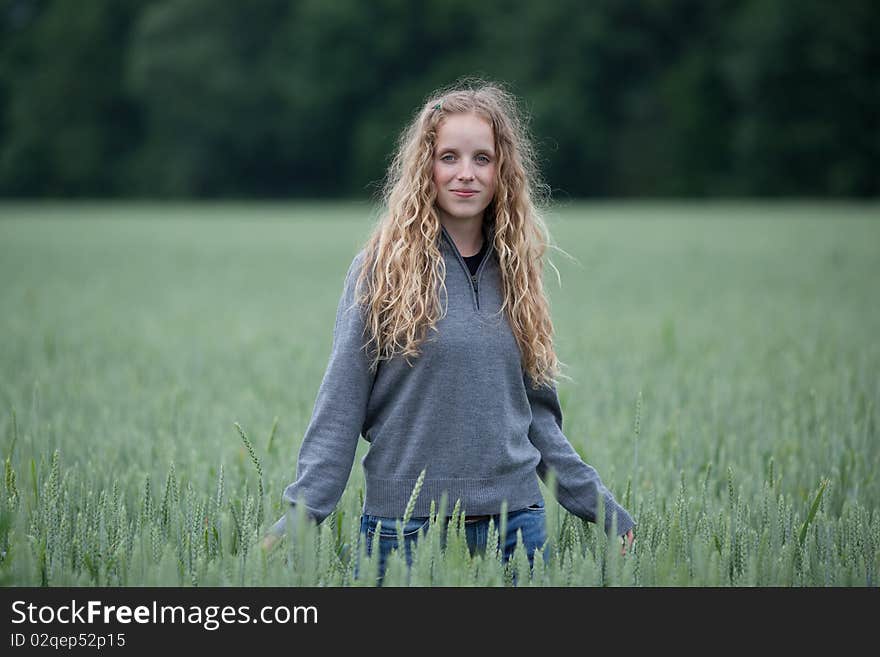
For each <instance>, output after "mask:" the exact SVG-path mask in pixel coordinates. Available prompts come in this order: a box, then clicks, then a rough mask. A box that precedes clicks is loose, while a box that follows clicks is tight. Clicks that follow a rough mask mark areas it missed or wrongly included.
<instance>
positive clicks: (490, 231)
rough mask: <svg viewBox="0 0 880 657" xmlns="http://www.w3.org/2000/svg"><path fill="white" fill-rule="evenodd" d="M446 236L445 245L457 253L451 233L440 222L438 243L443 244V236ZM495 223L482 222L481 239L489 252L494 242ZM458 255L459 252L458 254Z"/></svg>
mask: <svg viewBox="0 0 880 657" xmlns="http://www.w3.org/2000/svg"><path fill="white" fill-rule="evenodd" d="M444 236H445V237H446V245H447V247H448V248H449V249H451V250H452V252H453V253H459V251H458V247H457V246H456V245H455V242H454V241H453V239H452V235H450V234H449V231H448V230H446V226H444V225H443V224H440V235H439V237H438V239H439V241H440V245H441V246H442V245H443V238H444ZM494 238H495V223H494V222H491V223H490V222H485V221H484V222H483V240H485V241H484V244H485V245H486V246H487V247H488V248H489V251H490V252H491V251H492V250H494V249H493V246H494V243H495V239H494ZM459 255H460V254H459Z"/></svg>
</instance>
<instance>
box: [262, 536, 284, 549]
mask: <svg viewBox="0 0 880 657" xmlns="http://www.w3.org/2000/svg"><path fill="white" fill-rule="evenodd" d="M281 537H282V535H281V534H274V533H272V532H269V533H268V534H266V535H265V536H264V537H263V540H262V542H261V543H260V547H261V548H263V553H264V554H268V553H269V552H271V551H272V549H273V548H274V547H275V546H276V545H277V544H278V543H279V542H280V541H281Z"/></svg>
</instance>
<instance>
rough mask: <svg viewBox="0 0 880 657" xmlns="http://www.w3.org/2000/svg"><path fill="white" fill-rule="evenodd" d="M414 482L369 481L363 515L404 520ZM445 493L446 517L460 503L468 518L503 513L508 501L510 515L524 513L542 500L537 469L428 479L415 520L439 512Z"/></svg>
mask: <svg viewBox="0 0 880 657" xmlns="http://www.w3.org/2000/svg"><path fill="white" fill-rule="evenodd" d="M416 481H417V479H416V478H413V479H380V478H378V477H369V476H368V477H366V484H367V493H366V496H365V499H364V513H367V514H369V515H374V516H382V517H385V518H402V517H403V514H404V512H405V511H406V504H407V502H409V498H410V495H412V492H413V489H414V488H415V485H416ZM444 492H445V493H446V498H447V502H446V514H447V515H451V514H452V509H453V508H454V507H455V502H456V500H459V499H460V500H461V507H462V510H463V511H464V513H465V514H466V515H484V514H486V515H488V514H497V513H500V512H501V503H502V502H503V501H504V500H507V509H508V511H514V510H517V509H523V508H525V507H527V506H529V505H530V504H535V503H536V502H540V501H541V500H542V499H543V497H542V495H541V489H540V487H539V485H538V477H537V475H536V473H535V469H534V468H530V469H529V471H528V472H526V473H522V472H518V473H514V474H512V475H508V476H506V477H493V478H492V479H426V480H425V481H424V482H423V484H422V490H421V491H419V497H418V499H417V500H416V505H415V508H414V509H413V512H412V517H413V518H425V517H427V516H428V515H429V514H430V512H431V500H434V502H435V512H437V511H439V510H440V499H441V497H442V496H443V493H444Z"/></svg>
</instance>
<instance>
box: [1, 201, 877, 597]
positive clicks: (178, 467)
mask: <svg viewBox="0 0 880 657" xmlns="http://www.w3.org/2000/svg"><path fill="white" fill-rule="evenodd" d="M878 210H880V208H878V206H877V205H876V204H825V203H785V204H782V203H774V204H758V203H754V204H749V203H742V204H741V203H597V204H577V203H572V204H569V205H567V206H559V207H557V209H556V210H555V211H554V212H553V213H552V214H551V215H550V216H549V217H548V223H549V226H550V229H551V232H552V234H553V237H554V238H555V241H556V243H557V244H558V245H559V246H560V247H561V248H562V249H564V251H566V252H567V253H568V254H570V255H571V256H572V257H573V259H569V258H568V257H566V256H565V255H564V254H561V253H552V254H551V259H552V260H553V262H554V263H555V264H556V266H557V267H558V269H559V271H560V274H561V280H562V286H561V287H560V286H559V284H558V282H557V280H556V275H555V272H554V271H553V269H552V268H548V270H547V276H546V281H547V287H548V290H549V294H550V298H551V305H552V309H553V317H554V323H555V327H556V332H557V338H556V345H557V350H558V353H559V356H560V358H561V359H562V361H563V362H565V363H566V364H567V366H568V367H567V368H566V369H565V370H564V371H565V373H566V374H567V375H568V376H570V377H571V378H572V381H564V382H563V383H562V384H561V385H560V387H559V392H560V398H561V400H562V403H563V411H564V430H565V433H566V435H567V436H568V438H569V440H570V441H571V442H572V444H573V445H574V446H575V448H576V449H577V450H578V451H579V452H580V453H581V455H582V456H583V458H584V460H585V461H587V462H588V463H591V464H592V465H594V466H595V467H596V468H597V469H598V471H599V473H600V474H601V476H602V478H603V480H604V481H605V483H606V485H607V486H608V487H609V488H610V489H611V490H612V491H613V492H614V494H615V496H616V497H617V499H618V500H619V501H620V502H621V503H622V504H624V506H626V507H627V508H628V509H629V510H630V511H631V512H632V514H633V517H634V518H635V520H636V522H637V523H638V525H637V528H636V536H637V542H636V549H635V551H634V552H633V553H632V554H629V555H627V556H626V557H625V558H620V556H619V552H618V550H617V547H616V544H615V543H613V542H611V541H606V539H605V537H604V533H603V532H602V531H600V530H599V528H598V527H597V526H596V525H594V524H592V523H586V522H583V521H581V520H580V519H578V518H576V517H574V516H571V515H570V514H568V513H567V512H566V511H565V510H564V509H563V508H562V507H560V506H559V505H558V504H556V502H555V500H553V499H552V496H550V495H549V492H547V491H545V497H546V498H547V506H548V521H549V527H548V532H549V535H550V537H551V540H552V541H554V544H555V546H556V548H557V551H556V554H555V559H554V560H552V561H551V563H550V566H549V567H547V568H543V567H542V563H541V562H542V560H541V559H536V560H535V562H536V569H535V572H534V574H533V577H532V579H531V580H528V578H526V579H524V580H523V583H526V584H528V583H530V584H533V585H548V584H552V585H578V586H581V585H611V584H623V585H718V586H726V585H735V586H742V585H755V584H757V585H783V586H789V585H793V586H800V585H818V586H824V585H846V586H865V585H868V586H877V584H878V570H880V481H878V478H877V476H876V473H877V472H878V471H880V434H878V424H880V408H878V406H880V378H878V372H880V344H878V343H880V341H878V336H880V304H878V298H880V295H878V283H880V212H878ZM371 216H372V211H371V207H370V206H369V204H368V203H366V202H364V203H349V204H320V203H313V204H280V203H279V204H246V203H225V204H123V203H120V204H97V203H95V204H86V203H79V204H67V203H56V204H46V203H40V204H10V203H6V204H0V308H2V316H0V337H2V342H0V439H2V448H3V449H2V456H3V459H4V461H5V484H4V485H3V488H2V491H0V583H2V584H3V585H6V586H10V585H29V586H35V585H51V586H61V585H99V586H104V585H123V586H165V585H168V586H172V585H173V586H176V585H187V586H188V585H199V586H205V585H230V586H239V585H245V586H261V585H286V584H291V585H306V586H310V585H346V586H347V585H351V584H361V585H362V584H364V579H360V580H355V581H352V559H351V556H352V550H351V548H352V547H353V546H354V545H355V543H354V542H353V538H355V537H356V536H357V529H358V521H359V512H360V504H361V496H362V491H363V473H362V470H361V467H360V458H361V457H362V456H363V454H364V453H365V451H366V447H367V443H366V442H364V441H363V440H361V441H360V446H359V449H358V457H357V459H356V460H355V464H354V467H353V470H352V475H351V479H350V480H349V484H348V487H347V489H346V491H345V494H344V496H343V498H342V500H341V501H340V504H339V506H338V508H337V510H336V511H335V512H334V514H332V515H331V516H330V518H328V519H327V521H325V522H324V523H322V524H321V525H320V526H319V527H318V528H317V529H314V530H313V529H311V528H309V529H308V530H305V531H303V532H302V533H301V535H299V536H298V537H297V538H296V540H287V541H285V542H284V543H283V544H282V546H281V547H279V548H278V549H277V550H275V551H274V552H272V553H270V554H268V555H264V554H262V552H261V551H260V550H259V548H258V547H257V542H258V539H259V536H260V535H261V533H262V531H263V529H264V528H265V527H266V526H267V525H268V524H269V523H270V522H271V521H272V520H274V519H275V518H277V517H278V515H280V513H281V510H282V505H281V493H282V491H283V488H284V486H286V485H287V484H288V483H289V482H290V481H292V480H293V477H294V472H295V467H296V455H297V452H298V448H299V443H300V440H301V439H302V436H303V433H304V431H305V428H306V426H307V423H308V421H309V417H310V414H311V410H312V405H313V403H314V400H315V396H316V394H317V390H318V386H319V384H320V381H321V377H322V375H323V372H324V367H325V365H326V359H327V356H328V355H329V350H330V343H331V338H332V327H333V320H334V315H335V311H336V305H337V302H338V299H339V295H340V293H341V290H342V282H343V279H344V277H345V273H346V270H347V267H348V265H349V263H350V262H351V258H352V256H353V255H354V254H355V253H356V251H357V250H358V248H359V246H360V244H361V243H362V242H363V240H364V239H365V237H366V235H367V233H368V231H369V229H370V226H371ZM276 418H277V424H276V423H275V421H276ZM234 423H239V425H240V426H241V428H242V429H243V430H244V432H245V433H246V435H247V436H248V437H249V438H250V441H251V443H252V445H253V452H254V457H255V458H256V460H258V461H259V464H260V467H259V468H258V467H257V465H256V464H255V463H254V460H253V459H252V457H251V455H250V453H249V451H248V450H247V448H246V446H245V444H244V441H243V440H242V437H241V436H240V435H239V433H238V431H237V430H236V428H235V426H234ZM273 425H274V426H275V429H274V431H273ZM261 489H262V491H263V492H262V495H261V493H260V491H261ZM820 492H821V494H820ZM816 502H818V503H817V504H815V506H814V503H816ZM811 511H812V513H811ZM429 536H433V533H432V532H430V531H429ZM435 543H436V542H435V541H433V540H431V541H428V540H425V541H424V542H423V543H422V544H420V545H419V547H418V548H417V550H416V551H415V552H416V563H415V565H414V568H413V572H412V576H411V579H410V580H409V581H410V583H412V584H417V585H425V584H430V585H444V584H455V585H467V584H477V585H487V584H489V585H503V584H509V583H510V576H511V573H512V570H513V569H514V568H518V569H520V571H521V572H523V573H525V572H527V563H525V556H524V555H522V554H518V555H517V556H516V557H515V558H514V560H513V562H512V567H510V568H507V569H506V570H505V569H504V568H503V567H502V566H501V564H500V563H499V562H498V561H497V560H491V559H486V560H484V559H482V558H477V559H475V560H470V559H469V558H465V556H464V555H463V550H462V547H463V543H462V539H461V538H458V537H456V536H454V535H453V536H452V537H451V538H450V543H449V546H448V547H447V550H446V551H445V552H442V553H441V552H440V551H439V549H438V547H437V545H436V544H435ZM524 563H525V566H524ZM385 581H386V585H389V584H396V583H404V582H406V581H407V579H406V573H405V570H404V567H403V561H402V558H397V557H396V556H395V558H393V559H392V560H391V561H390V562H389V571H388V574H387V576H386V580H385Z"/></svg>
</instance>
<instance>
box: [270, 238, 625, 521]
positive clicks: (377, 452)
mask: <svg viewBox="0 0 880 657" xmlns="http://www.w3.org/2000/svg"><path fill="white" fill-rule="evenodd" d="M487 230H488V231H489V234H488V240H489V244H490V246H489V248H488V250H487V252H486V254H485V255H484V257H483V260H482V262H481V263H480V266H479V268H478V269H477V273H476V274H475V275H474V276H473V277H472V276H471V275H470V272H469V271H468V268H467V266H466V264H465V262H464V259H463V258H462V256H461V253H460V252H459V251H458V248H457V247H456V246H455V243H454V242H453V240H452V237H451V236H450V235H449V233H448V232H447V231H446V229H445V228H443V229H442V232H441V235H440V237H439V240H440V245H439V246H440V250H441V253H442V254H443V258H444V261H445V263H446V279H445V281H446V290H447V295H448V305H447V313H446V316H445V317H443V318H442V319H440V320H439V321H438V323H437V332H429V333H428V338H427V340H426V341H425V342H424V343H423V344H422V347H421V350H422V354H421V355H420V356H418V357H415V358H412V357H411V358H410V364H407V362H406V360H405V359H403V358H401V357H400V356H399V355H398V356H395V357H394V358H393V359H391V360H390V361H388V360H383V361H381V362H380V363H379V366H378V368H377V369H376V371H375V372H370V369H369V360H368V357H367V353H366V350H365V349H364V348H363V345H364V344H365V343H366V341H367V334H365V333H364V327H365V322H364V318H365V313H364V310H363V308H359V307H357V306H356V305H355V283H356V281H357V277H358V274H359V272H360V267H361V265H362V262H363V259H364V252H363V251H361V252H360V253H358V254H357V255H356V256H355V258H354V260H353V261H352V263H351V266H350V267H349V269H348V274H347V275H346V279H345V286H344V289H343V293H342V298H341V299H340V301H339V306H338V308H337V313H336V324H335V327H334V330H333V346H332V350H331V353H330V360H329V363H328V365H327V370H326V372H325V374H324V379H323V381H322V382H321V386H320V388H319V390H318V397H317V400H316V401H315V407H314V411H313V413H312V418H311V421H310V422H309V425H308V428H307V429H306V433H305V437H304V438H303V443H302V447H301V448H300V452H299V460H298V465H297V475H296V481H294V482H293V483H292V484H290V485H289V486H287V488H286V489H285V491H284V496H283V497H284V500H285V501H286V502H288V503H289V504H291V505H295V504H296V503H297V502H298V501H302V502H303V503H304V504H305V506H306V512H307V513H308V515H309V516H311V517H312V518H313V519H314V520H315V521H316V522H318V523H320V522H322V521H323V520H324V518H326V517H327V516H328V515H329V514H330V512H331V511H332V510H333V509H334V507H335V506H336V504H337V503H338V501H339V499H340V497H341V496H342V493H343V490H344V489H345V485H346V483H347V482H348V478H349V475H350V474H351V468H352V464H353V462H354V456H355V449H356V448H357V444H358V437H359V436H363V437H364V439H366V440H367V441H368V442H369V443H370V448H369V451H368V453H367V454H366V456H364V458H363V461H362V463H363V468H364V474H365V479H366V495H365V499H364V507H363V512H364V513H367V514H371V515H377V516H384V517H397V518H399V517H402V516H403V514H404V510H405V508H406V504H407V501H408V500H409V498H410V495H411V493H412V491H413V488H414V486H415V484H416V480H417V478H418V476H419V473H420V472H421V470H422V469H423V468H426V474H425V480H424V483H423V486H422V489H421V492H420V494H419V497H418V499H417V500H416V505H415V509H414V510H413V513H412V517H426V516H428V515H429V510H430V505H431V500H435V501H436V504H437V506H438V508H439V502H440V497H441V495H442V494H443V493H444V492H446V493H447V500H448V506H447V509H448V510H451V508H452V506H453V505H454V504H455V501H456V500H458V499H460V500H461V506H462V509H463V511H464V512H465V513H466V514H468V515H482V514H497V513H500V511H501V503H502V501H503V500H505V499H506V500H507V505H508V506H507V508H508V509H509V510H511V511H513V510H517V509H521V508H524V507H526V506H529V505H530V504H533V503H536V502H540V501H541V499H542V496H541V490H540V488H539V485H538V477H539V476H540V477H541V479H542V480H544V481H545V482H546V481H547V479H546V478H547V475H548V471H549V470H550V469H553V470H554V471H555V475H556V483H557V496H558V500H559V502H560V504H562V506H563V507H565V508H566V509H568V510H569V511H570V512H571V513H573V514H575V515H576V516H579V517H581V518H584V519H586V520H588V521H590V522H596V515H597V509H598V504H599V499H600V498H602V500H604V507H605V518H604V525H605V531H606V532H610V530H611V522H612V518H613V515H614V514H615V513H616V514H617V533H618V534H619V535H623V534H625V533H626V532H627V531H628V530H629V529H630V528H632V527H633V526H634V525H635V523H634V522H633V520H632V518H631V517H630V515H629V514H628V513H627V512H626V511H625V510H624V509H623V508H622V507H621V506H620V505H619V504H618V503H617V502H616V501H615V499H614V497H613V496H612V494H611V493H610V492H609V491H608V489H607V488H606V487H605V486H604V485H603V483H602V481H601V479H600V478H599V475H598V473H597V472H596V470H595V469H594V468H592V467H591V466H589V465H587V464H586V463H584V462H583V460H581V458H580V457H579V456H578V454H577V452H576V451H575V450H574V448H572V446H571V444H570V443H569V442H568V440H567V439H566V437H565V435H564V434H563V433H562V411H561V409H560V406H559V398H558V397H557V393H556V388H555V386H549V387H548V386H543V387H541V388H540V389H538V390H535V389H533V388H532V386H531V377H529V376H528V375H527V374H526V373H525V371H524V370H523V368H522V364H521V360H520V356H521V354H520V350H519V346H518V344H517V342H516V339H515V338H514V335H513V332H512V331H511V328H510V325H509V323H508V322H507V319H506V317H505V316H504V314H503V313H502V312H501V304H502V302H503V291H502V287H501V271H500V267H499V265H498V261H497V258H496V255H495V253H494V249H493V247H492V246H491V240H492V232H491V230H492V229H491V226H488V227H487ZM444 301H445V298H444V295H442V293H441V304H443V303H444ZM288 517H289V518H294V517H295V516H294V514H293V513H287V514H285V516H283V517H282V518H281V519H280V520H278V522H276V523H275V525H274V526H273V527H272V531H274V532H275V533H281V532H283V531H284V527H285V522H286V518H288Z"/></svg>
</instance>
